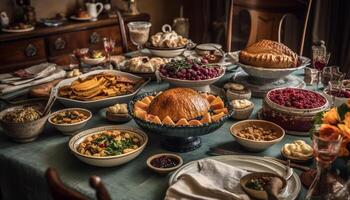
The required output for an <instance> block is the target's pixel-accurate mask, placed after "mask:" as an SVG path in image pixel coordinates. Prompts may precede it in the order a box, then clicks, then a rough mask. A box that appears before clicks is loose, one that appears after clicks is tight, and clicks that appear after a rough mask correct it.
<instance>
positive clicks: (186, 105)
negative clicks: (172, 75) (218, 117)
mask: <svg viewBox="0 0 350 200" xmlns="http://www.w3.org/2000/svg"><path fill="white" fill-rule="evenodd" d="M209 108H210V104H209V102H208V100H207V99H206V98H204V97H203V96H202V95H200V94H199V93H198V92H196V91H194V90H192V89H189V88H173V89H169V90H166V91H164V92H162V93H161V94H159V95H158V96H156V97H155V98H154V99H153V101H152V102H151V104H150V105H149V107H148V113H149V114H152V115H155V116H158V117H159V118H160V119H164V118H165V117H167V116H169V117H170V118H171V119H172V120H173V121H174V122H177V121H179V120H180V119H181V118H185V119H186V120H191V119H194V118H196V117H200V116H203V115H204V114H206V113H207V112H208V111H209Z"/></svg>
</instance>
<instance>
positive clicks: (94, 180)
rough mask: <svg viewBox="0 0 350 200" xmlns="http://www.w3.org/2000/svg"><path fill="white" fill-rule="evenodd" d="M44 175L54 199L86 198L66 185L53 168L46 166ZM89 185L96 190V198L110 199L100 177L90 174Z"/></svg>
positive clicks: (74, 199) (78, 199) (83, 199)
mask: <svg viewBox="0 0 350 200" xmlns="http://www.w3.org/2000/svg"><path fill="white" fill-rule="evenodd" d="M45 177H46V180H47V183H48V185H49V189H50V192H51V195H52V197H53V199H54V200H62V199H64V200H88V198H87V197H85V196H84V195H82V194H80V193H79V192H77V191H75V190H72V189H70V188H68V187H66V186H65V185H64V184H63V183H62V181H61V179H60V177H59V175H58V172H57V170H56V169H55V168H51V167H50V168H48V169H47V170H46V172H45ZM90 186H91V187H92V188H94V189H95V190H96V197H97V199H98V200H111V198H110V196H109V194H108V191H107V189H106V187H105V186H104V184H103V183H102V181H101V179H100V177H97V176H91V177H90Z"/></svg>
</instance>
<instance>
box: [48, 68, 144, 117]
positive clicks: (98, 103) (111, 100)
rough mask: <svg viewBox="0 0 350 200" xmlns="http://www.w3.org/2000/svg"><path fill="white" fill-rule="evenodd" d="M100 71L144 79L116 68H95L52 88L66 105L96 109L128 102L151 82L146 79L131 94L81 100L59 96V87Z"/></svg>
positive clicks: (58, 98) (135, 79)
mask: <svg viewBox="0 0 350 200" xmlns="http://www.w3.org/2000/svg"><path fill="white" fill-rule="evenodd" d="M99 73H111V74H116V75H122V76H126V77H128V78H130V79H132V80H134V81H140V80H141V79H143V78H141V77H139V76H135V75H133V74H130V73H126V72H121V71H116V70H95V71H91V72H89V73H86V74H83V75H80V76H78V77H74V78H69V79H65V80H62V81H61V82H59V83H58V84H57V85H56V87H55V88H54V89H53V90H52V92H53V95H55V96H56V97H57V100H59V101H60V102H61V103H62V104H63V105H64V106H66V107H71V108H85V109H88V110H92V111H95V110H97V109H100V108H106V107H109V106H112V105H115V104H116V103H128V102H129V101H131V100H132V98H133V97H134V96H135V95H136V94H137V93H138V92H139V91H140V90H141V88H142V87H143V86H145V85H146V84H147V83H148V82H149V81H145V82H143V83H142V84H138V85H137V86H136V87H135V90H134V92H133V93H131V94H126V95H121V96H115V97H108V98H105V99H99V100H93V101H80V100H75V99H69V98H64V97H59V96H58V94H57V92H58V89H59V88H60V87H62V86H65V85H70V84H71V83H72V82H73V81H75V80H77V79H79V78H85V77H87V76H90V75H93V74H99Z"/></svg>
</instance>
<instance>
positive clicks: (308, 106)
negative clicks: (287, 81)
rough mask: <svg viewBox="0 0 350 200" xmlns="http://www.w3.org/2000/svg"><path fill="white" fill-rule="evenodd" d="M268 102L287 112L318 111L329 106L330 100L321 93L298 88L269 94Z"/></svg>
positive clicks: (276, 90)
mask: <svg viewBox="0 0 350 200" xmlns="http://www.w3.org/2000/svg"><path fill="white" fill-rule="evenodd" d="M266 100H267V101H270V102H271V103H272V104H275V107H277V108H284V109H286V110H292V111H295V110H304V111H305V110H306V111H307V110H310V111H313V110H318V109H322V108H324V107H327V106H328V100H327V99H326V98H325V97H324V96H323V95H321V94H320V93H317V92H314V91H311V90H306V89H298V88H278V89H274V90H271V91H269V92H268V93H267V98H266Z"/></svg>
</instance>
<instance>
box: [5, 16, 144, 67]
mask: <svg viewBox="0 0 350 200" xmlns="http://www.w3.org/2000/svg"><path fill="white" fill-rule="evenodd" d="M123 18H124V21H125V24H126V23H127V22H130V21H149V20H150V16H149V15H148V14H140V15H136V16H124V17H123ZM126 30H128V29H127V28H126ZM104 37H110V38H113V39H114V40H116V48H115V50H114V51H115V52H114V53H116V54H119V53H122V48H121V35H120V30H119V23H118V20H117V18H102V19H99V20H98V21H95V22H90V21H88V22H76V21H71V20H68V22H66V23H65V24H64V25H62V26H58V27H44V26H42V25H39V26H37V27H36V29H35V30H33V31H30V32H23V33H0V73H4V72H10V71H14V70H17V69H20V68H24V67H28V66H31V65H34V64H39V63H42V62H54V63H57V64H59V65H67V64H69V63H70V60H71V58H70V54H71V53H72V52H73V50H74V49H76V48H92V49H103V41H102V40H103V38H104ZM128 44H129V45H131V43H130V42H129V43H128Z"/></svg>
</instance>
